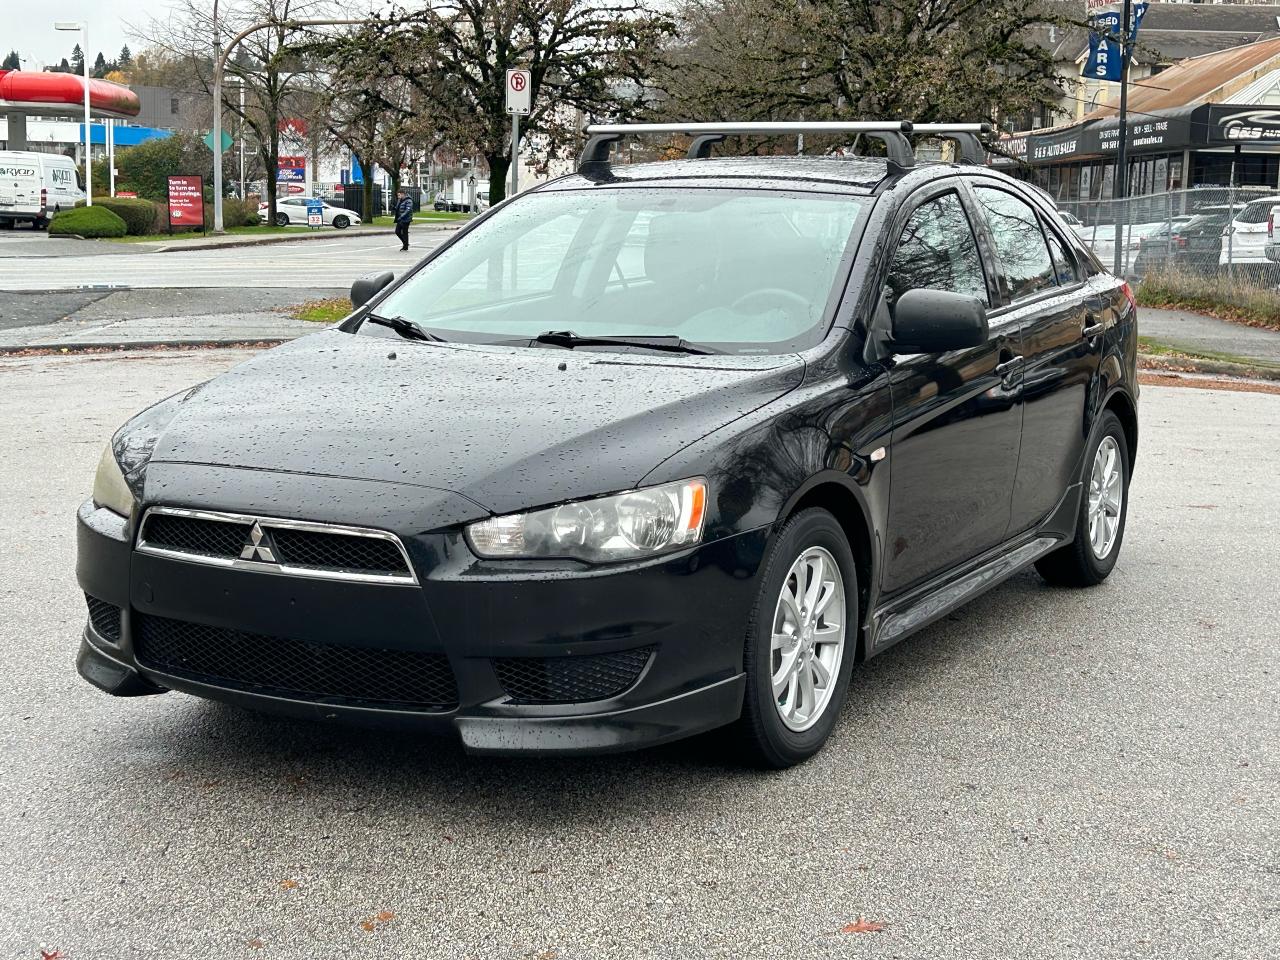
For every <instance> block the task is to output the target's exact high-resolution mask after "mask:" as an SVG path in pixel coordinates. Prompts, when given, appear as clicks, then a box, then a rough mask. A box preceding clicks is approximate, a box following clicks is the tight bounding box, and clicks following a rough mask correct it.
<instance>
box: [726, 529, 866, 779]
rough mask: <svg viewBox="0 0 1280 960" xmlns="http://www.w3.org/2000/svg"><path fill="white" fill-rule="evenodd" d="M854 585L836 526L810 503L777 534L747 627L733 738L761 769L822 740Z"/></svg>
mask: <svg viewBox="0 0 1280 960" xmlns="http://www.w3.org/2000/svg"><path fill="white" fill-rule="evenodd" d="M858 623H859V620H858V583H857V576H856V573H855V569H854V562H853V553H852V551H850V549H849V542H848V540H847V539H846V538H845V535H844V531H843V530H842V529H841V527H840V524H839V523H838V522H837V521H836V519H835V517H833V516H832V515H831V514H830V513H828V512H827V511H825V510H822V509H819V508H816V507H815V508H811V509H808V510H804V511H802V512H800V513H798V514H796V515H795V516H794V517H792V518H791V519H790V520H788V521H787V522H786V524H785V525H784V526H783V527H782V529H781V530H780V531H779V532H778V538H777V540H776V541H775V542H774V546H773V549H772V551H771V552H770V554H769V557H768V559H767V560H766V561H765V566H764V569H763V571H762V573H761V577H760V593H759V595H758V596H757V598H756V604H755V607H754V609H753V611H752V614H751V621H750V623H749V625H748V628H747V638H746V645H745V653H744V668H745V672H746V677H747V687H746V693H745V696H744V700H743V707H742V718H741V719H740V720H739V722H738V728H739V736H740V742H741V744H742V747H743V749H744V752H745V753H746V755H747V756H748V758H749V759H750V760H751V761H753V762H754V763H757V764H759V765H761V766H765V767H775V768H782V767H789V766H792V765H793V764H797V763H800V762H801V761H803V760H807V759H808V758H809V757H811V756H813V755H814V754H815V753H817V752H818V750H820V749H821V748H822V745H823V744H824V743H826V741H827V738H828V737H829V736H830V735H831V730H832V728H833V727H834V726H835V723H836V719H837V718H838V717H839V714H840V707H841V705H842V704H843V703H844V697H845V693H846V691H847V690H848V687H849V674H850V672H851V670H852V669H853V659H854V652H855V649H856V644H857V636H858Z"/></svg>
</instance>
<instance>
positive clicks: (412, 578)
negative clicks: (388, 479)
mask: <svg viewBox="0 0 1280 960" xmlns="http://www.w3.org/2000/svg"><path fill="white" fill-rule="evenodd" d="M161 514H162V515H167V516H172V517H186V518H189V519H193V520H211V521H214V522H218V523H234V524H237V525H240V526H243V525H245V524H248V525H250V526H252V525H254V524H257V525H258V526H259V527H260V528H262V529H263V530H265V531H267V532H268V533H269V532H270V531H271V530H273V529H278V530H299V531H306V532H309V533H324V534H330V535H333V536H345V537H365V538H369V539H373V540H383V541H386V542H388V543H391V544H392V545H394V546H395V548H396V550H397V551H398V552H399V554H400V558H401V559H402V560H403V561H404V569H405V572H404V573H395V572H387V573H370V572H365V571H358V570H342V569H335V568H331V567H318V566H299V565H297V564H289V563H267V562H265V561H262V560H244V559H240V558H238V557H224V556H216V555H212V554H206V553H199V552H197V551H192V550H175V549H172V548H169V547H163V546H157V545H154V544H151V543H148V542H147V539H146V537H147V524H148V522H149V521H150V519H151V517H152V516H153V515H161ZM138 529H139V533H138V542H137V544H136V545H135V547H134V549H136V550H137V551H138V552H139V553H145V554H149V555H151V556H156V557H165V558H167V559H170V560H182V561H184V562H186V563H200V564H206V565H208V566H213V567H225V568H228V569H233V570H244V571H248V572H252V573H268V574H276V575H282V576H287V577H310V578H313V579H317V580H342V581H347V582H356V583H383V584H397V585H402V586H416V585H417V583H418V575H417V573H416V571H415V570H414V568H413V562H412V561H411V560H410V559H409V552H408V551H407V550H406V549H405V547H404V543H403V542H402V541H401V539H400V538H399V537H398V536H396V535H395V534H394V533H389V532H387V531H386V530H374V529H371V528H369V527H351V526H346V525H345V524H337V523H317V522H313V521H310V520H286V519H284V518H281V517H260V516H254V515H252V514H244V513H221V512H214V511H209V510H189V509H186V508H184V507H148V508H147V510H146V512H145V513H144V514H143V516H142V523H141V524H139V528H138Z"/></svg>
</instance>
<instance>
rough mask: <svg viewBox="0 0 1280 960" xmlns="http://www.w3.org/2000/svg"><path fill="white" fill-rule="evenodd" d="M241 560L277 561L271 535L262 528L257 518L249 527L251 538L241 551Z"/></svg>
mask: <svg viewBox="0 0 1280 960" xmlns="http://www.w3.org/2000/svg"><path fill="white" fill-rule="evenodd" d="M240 559H241V560H261V561H262V562H263V563H275V562H276V557H275V554H274V553H272V552H271V537H270V536H269V535H268V534H267V533H266V532H265V531H264V530H263V529H262V525H261V524H260V523H258V522H257V521H256V520H255V521H254V523H253V526H252V527H251V528H250V529H249V539H248V540H246V541H245V545H244V549H242V550H241V551H240Z"/></svg>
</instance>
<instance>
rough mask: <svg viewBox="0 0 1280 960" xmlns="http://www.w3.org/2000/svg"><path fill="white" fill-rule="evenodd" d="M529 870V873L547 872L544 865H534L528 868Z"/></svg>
mask: <svg viewBox="0 0 1280 960" xmlns="http://www.w3.org/2000/svg"><path fill="white" fill-rule="evenodd" d="M529 872H530V873H546V872H547V868H546V867H534V868H533V869H532V870H530V871H529Z"/></svg>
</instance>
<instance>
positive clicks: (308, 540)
mask: <svg viewBox="0 0 1280 960" xmlns="http://www.w3.org/2000/svg"><path fill="white" fill-rule="evenodd" d="M271 540H272V542H273V543H274V544H275V546H276V551H275V553H276V559H277V560H279V561H280V562H281V563H287V564H290V565H292V566H298V567H323V568H325V569H329V570H367V571H370V572H373V573H398V574H402V575H403V574H407V573H408V572H409V568H408V566H407V565H406V564H405V562H404V555H403V554H402V553H401V552H400V549H399V548H398V547H397V546H396V545H395V544H394V543H392V542H391V541H390V540H383V539H381V538H380V537H354V536H350V535H345V536H344V535H342V534H336V533H316V532H314V531H312V530H289V529H285V528H283V527H277V528H275V529H273V530H272V531H271Z"/></svg>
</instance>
